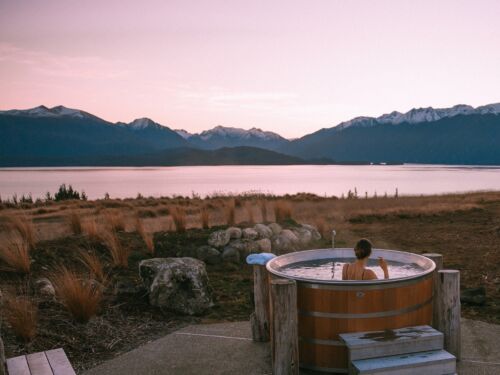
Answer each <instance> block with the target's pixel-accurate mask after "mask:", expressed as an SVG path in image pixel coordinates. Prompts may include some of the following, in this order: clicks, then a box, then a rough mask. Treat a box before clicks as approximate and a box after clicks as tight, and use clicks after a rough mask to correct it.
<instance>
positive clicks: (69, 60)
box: [0, 42, 129, 79]
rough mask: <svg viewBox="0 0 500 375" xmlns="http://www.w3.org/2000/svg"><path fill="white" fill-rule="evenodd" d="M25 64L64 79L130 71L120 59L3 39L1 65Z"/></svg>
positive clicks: (112, 76) (113, 75)
mask: <svg viewBox="0 0 500 375" xmlns="http://www.w3.org/2000/svg"><path fill="white" fill-rule="evenodd" d="M4 63H13V64H16V65H22V66H24V67H26V68H28V69H31V70H32V71H33V72H35V73H38V74H42V75H46V76H51V77H63V78H79V79H81V78H84V79H115V78H122V77H124V76H126V75H127V74H128V73H129V71H128V70H127V69H126V68H125V66H124V63H123V62H122V61H119V60H110V59H105V58H102V57H99V56H67V55H59V54H57V55H56V54H53V53H48V52H41V51H35V50H29V49H25V48H21V47H18V46H15V45H13V44H10V43H3V42H0V64H4Z"/></svg>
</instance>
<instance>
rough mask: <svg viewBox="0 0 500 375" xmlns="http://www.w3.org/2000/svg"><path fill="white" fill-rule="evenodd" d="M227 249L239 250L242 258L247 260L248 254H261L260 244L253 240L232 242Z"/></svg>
mask: <svg viewBox="0 0 500 375" xmlns="http://www.w3.org/2000/svg"><path fill="white" fill-rule="evenodd" d="M227 247H232V248H235V249H237V250H238V251H239V253H240V258H246V256H247V255H248V254H252V253H257V252H259V244H258V243H257V242H256V241H252V240H245V239H243V240H236V241H231V242H230V243H229V245H228V246H227Z"/></svg>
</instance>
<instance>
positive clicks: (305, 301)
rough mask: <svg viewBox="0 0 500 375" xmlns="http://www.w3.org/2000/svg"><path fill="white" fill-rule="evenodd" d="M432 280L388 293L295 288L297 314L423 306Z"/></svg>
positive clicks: (353, 312) (374, 310) (371, 290)
mask: <svg viewBox="0 0 500 375" xmlns="http://www.w3.org/2000/svg"><path fill="white" fill-rule="evenodd" d="M432 285H433V284H432V278H427V279H424V280H421V281H420V282H418V283H415V284H413V285H406V286H403V287H401V288H390V289H367V290H349V289H348V287H346V289H345V290H331V289H313V288H308V287H305V286H304V285H303V284H299V285H298V289H297V296H298V298H297V304H298V309H299V310H300V311H318V312H329V313H343V314H348V313H349V314H357V313H371V312H381V311H394V310H399V309H404V308H406V307H409V306H412V305H416V304H420V303H425V302H426V301H427V300H428V299H429V298H430V296H432Z"/></svg>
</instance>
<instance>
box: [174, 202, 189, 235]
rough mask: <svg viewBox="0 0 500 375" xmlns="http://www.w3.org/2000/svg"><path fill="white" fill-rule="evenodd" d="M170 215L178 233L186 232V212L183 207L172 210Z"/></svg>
mask: <svg viewBox="0 0 500 375" xmlns="http://www.w3.org/2000/svg"><path fill="white" fill-rule="evenodd" d="M170 215H171V216H172V220H173V222H174V225H175V230H176V232H179V233H182V232H185V231H186V221H187V217H186V210H185V209H184V208H182V207H178V206H176V207H174V208H172V209H171V210H170Z"/></svg>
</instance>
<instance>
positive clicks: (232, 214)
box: [224, 198, 236, 225]
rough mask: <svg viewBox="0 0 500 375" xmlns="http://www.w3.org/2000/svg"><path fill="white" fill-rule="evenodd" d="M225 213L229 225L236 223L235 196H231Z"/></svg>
mask: <svg viewBox="0 0 500 375" xmlns="http://www.w3.org/2000/svg"><path fill="white" fill-rule="evenodd" d="M224 214H225V218H226V224H227V225H235V224H236V201H235V200H234V198H230V199H229V200H228V201H227V202H226V205H225V207H224Z"/></svg>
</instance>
